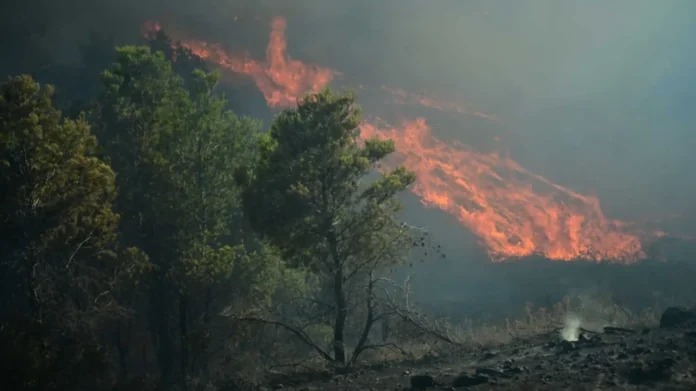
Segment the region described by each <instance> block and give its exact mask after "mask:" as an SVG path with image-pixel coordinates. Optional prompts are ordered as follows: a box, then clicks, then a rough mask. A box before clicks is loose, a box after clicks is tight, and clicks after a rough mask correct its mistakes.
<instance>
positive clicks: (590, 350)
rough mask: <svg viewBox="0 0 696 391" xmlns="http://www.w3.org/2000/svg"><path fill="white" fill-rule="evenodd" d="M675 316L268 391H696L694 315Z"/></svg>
mask: <svg viewBox="0 0 696 391" xmlns="http://www.w3.org/2000/svg"><path fill="white" fill-rule="evenodd" d="M668 311H669V310H668ZM668 315H669V314H668ZM672 315H676V317H674V316H673V317H671V318H670V317H669V316H667V318H666V317H665V316H666V315H663V318H662V324H661V327H658V328H652V329H622V328H611V327H605V328H603V329H600V330H595V331H592V330H584V329H580V330H579V335H578V340H577V341H575V342H569V341H565V340H562V339H561V338H560V333H559V331H555V332H552V333H547V334H544V335H538V336H536V337H533V338H531V339H528V340H525V341H519V342H516V343H512V344H509V345H507V346H503V347H500V348H496V349H479V350H477V351H471V352H468V353H459V354H456V355H455V354H453V355H450V356H449V357H440V358H431V359H429V360H423V361H420V362H417V363H401V364H394V365H391V366H387V365H385V366H383V367H381V368H369V369H367V368H363V369H356V370H354V371H353V372H351V373H347V374H344V375H328V374H324V375H323V376H317V377H314V378H313V379H311V378H309V377H304V378H303V377H301V376H300V377H296V378H294V379H291V378H285V379H283V380H280V379H277V380H275V381H274V382H273V383H272V384H269V385H268V386H267V388H266V389H285V390H307V391H309V390H347V391H348V390H364V391H370V390H422V389H429V390H460V389H461V390H463V389H472V390H610V389H616V390H696V320H695V319H696V311H693V310H692V311H688V313H687V312H684V313H677V314H674V313H673V314H672ZM685 315H687V316H685ZM689 318H691V319H689ZM665 319H666V320H665ZM670 319H671V320H673V322H670ZM673 323H678V324H673Z"/></svg>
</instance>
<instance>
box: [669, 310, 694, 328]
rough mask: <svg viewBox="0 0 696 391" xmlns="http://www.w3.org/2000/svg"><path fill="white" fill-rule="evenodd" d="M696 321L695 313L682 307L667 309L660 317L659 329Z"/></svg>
mask: <svg viewBox="0 0 696 391" xmlns="http://www.w3.org/2000/svg"><path fill="white" fill-rule="evenodd" d="M693 320H696V311H694V310H688V309H686V308H684V307H669V308H667V309H666V310H665V312H663V313H662V316H661V317H660V328H668V327H674V326H677V325H679V324H682V323H686V322H690V321H693Z"/></svg>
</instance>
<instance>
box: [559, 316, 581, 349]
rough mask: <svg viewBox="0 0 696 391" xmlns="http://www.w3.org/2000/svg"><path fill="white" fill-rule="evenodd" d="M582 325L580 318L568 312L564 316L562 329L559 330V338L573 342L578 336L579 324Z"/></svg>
mask: <svg viewBox="0 0 696 391" xmlns="http://www.w3.org/2000/svg"><path fill="white" fill-rule="evenodd" d="M581 325H582V320H581V319H580V318H579V317H578V316H577V315H574V314H569V315H568V316H566V318H565V321H564V322H563V329H562V330H561V338H562V339H563V340H564V341H569V342H575V341H577V340H578V338H580V326H581Z"/></svg>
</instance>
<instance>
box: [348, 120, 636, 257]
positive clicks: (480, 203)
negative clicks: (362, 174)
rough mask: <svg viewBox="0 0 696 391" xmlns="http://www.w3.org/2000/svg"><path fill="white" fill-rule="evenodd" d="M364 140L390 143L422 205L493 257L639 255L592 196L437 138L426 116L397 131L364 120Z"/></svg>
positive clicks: (510, 162) (632, 240)
mask: <svg viewBox="0 0 696 391" xmlns="http://www.w3.org/2000/svg"><path fill="white" fill-rule="evenodd" d="M361 137H362V138H370V137H379V138H389V139H392V140H394V142H395V144H396V150H397V155H398V157H397V158H398V159H399V160H401V163H402V164H404V165H405V166H406V167H408V168H409V169H411V170H413V171H415V172H416V178H417V182H416V183H415V185H414V187H413V189H412V191H413V192H414V193H415V194H416V195H418V196H419V197H421V201H422V203H423V204H424V205H426V206H432V207H436V208H439V209H441V210H443V211H446V212H448V213H450V214H452V215H453V216H455V217H456V218H457V219H458V220H459V221H460V222H461V223H462V224H464V225H465V226H466V227H467V228H468V229H470V230H471V231H472V232H474V233H475V234H476V235H477V236H479V237H480V238H481V240H482V241H483V243H484V244H485V245H486V246H487V248H488V249H489V253H490V255H491V257H492V258H493V259H496V260H502V259H505V258H510V257H521V256H527V255H532V254H540V255H544V256H545V257H547V258H550V259H557V260H574V259H579V258H583V259H592V260H596V261H601V260H621V261H625V262H631V261H635V260H638V259H639V258H640V257H641V256H643V253H642V250H641V243H640V240H639V239H638V237H636V236H634V235H631V234H629V233H624V232H622V226H623V224H622V223H621V222H618V221H614V220H610V219H607V218H606V217H605V216H604V214H603V213H602V210H601V208H600V206H599V200H598V199H597V198H595V197H587V196H583V195H581V194H578V193H576V192H574V191H572V190H570V189H567V188H565V187H562V186H560V185H557V184H555V183H552V182H550V181H549V180H547V179H546V178H544V177H542V176H540V175H537V174H534V173H532V172H529V171H527V170H526V169H524V168H523V167H522V166H520V165H519V164H518V163H516V162H515V161H513V160H510V159H508V158H502V157H500V156H498V155H497V154H481V153H477V152H475V151H473V150H471V149H470V148H468V147H467V146H465V145H463V144H460V143H445V142H443V141H441V140H438V139H437V138H435V137H433V136H432V134H431V128H430V127H429V126H428V124H427V123H426V120H425V119H424V118H418V119H416V120H415V121H409V122H405V123H404V124H403V126H402V127H401V128H400V129H397V128H394V127H391V126H386V127H383V128H378V127H377V126H375V125H372V124H370V123H363V124H362V125H361Z"/></svg>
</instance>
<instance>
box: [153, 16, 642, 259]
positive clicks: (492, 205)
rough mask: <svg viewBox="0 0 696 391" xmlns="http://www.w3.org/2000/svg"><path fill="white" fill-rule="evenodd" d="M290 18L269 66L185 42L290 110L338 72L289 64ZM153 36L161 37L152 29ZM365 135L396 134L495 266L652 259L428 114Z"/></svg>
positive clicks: (370, 127)
mask: <svg viewBox="0 0 696 391" xmlns="http://www.w3.org/2000/svg"><path fill="white" fill-rule="evenodd" d="M286 27H287V22H286V20H285V19H283V18H275V19H274V20H273V22H272V25H271V33H270V40H269V44H268V47H267V50H266V58H265V60H263V61H260V60H255V59H251V58H248V56H235V55H232V54H230V53H227V52H226V51H224V50H223V49H222V47H221V46H220V45H217V44H210V43H207V42H204V41H200V40H193V39H183V40H181V41H180V44H181V45H182V46H184V47H186V48H188V49H190V50H191V51H192V52H193V53H194V54H196V55H198V56H200V57H201V58H203V59H205V60H208V61H210V62H212V63H215V64H217V65H218V66H220V67H222V68H224V69H227V70H230V71H233V72H236V73H241V74H245V75H248V76H249V77H251V78H253V80H254V81H255V82H256V85H257V86H258V88H259V90H261V92H262V93H263V94H264V97H265V98H266V101H267V103H268V105H269V106H270V107H274V108H279V107H292V106H294V105H295V104H296V103H297V98H298V97H301V96H302V95H303V94H305V93H307V92H318V91H320V90H321V89H322V88H323V87H325V86H327V85H328V84H329V83H330V82H331V81H332V80H334V78H335V77H336V76H337V75H339V73H338V72H336V71H334V70H332V69H329V68H323V67H319V66H311V65H308V64H305V63H303V62H301V61H298V60H293V59H291V58H290V57H289V56H288V54H287V45H286V37H285V30H286ZM144 29H145V32H144V34H145V35H146V36H151V35H150V34H152V32H153V31H159V29H160V25H159V23H157V22H148V23H146V24H145V26H144ZM381 90H383V91H387V92H389V93H390V94H391V96H392V99H393V103H400V104H408V105H414V104H418V105H422V106H426V107H430V108H433V109H437V110H442V111H449V112H456V113H460V114H465V115H474V116H478V117H481V118H485V119H488V120H491V121H496V122H500V120H499V119H498V118H496V117H495V116H492V115H489V114H485V113H483V112H481V111H478V110H476V109H474V108H473V107H470V106H468V105H465V104H461V103H451V102H447V101H445V100H441V99H435V98H433V97H428V96H426V95H424V94H417V93H411V92H408V91H405V90H402V89H398V88H389V87H386V86H382V87H381ZM361 137H362V138H363V139H365V138H369V137H379V138H390V139H393V140H394V142H395V143H396V148H397V153H396V155H397V157H396V158H395V162H396V160H398V163H400V164H404V165H405V166H406V167H408V168H409V169H411V170H413V171H415V173H416V176H417V182H416V183H415V185H414V186H413V188H412V189H411V190H412V191H413V192H414V193H415V194H416V195H418V196H419V197H420V198H421V202H422V203H423V204H424V205H426V206H430V207H435V208H438V209H441V210H443V211H445V212H447V213H449V214H451V215H453V216H454V217H455V218H456V219H457V220H458V221H459V222H460V223H461V224H463V225H464V226H465V227H466V228H467V229H469V230H471V231H472V232H473V233H474V234H476V235H477V236H478V237H479V238H480V240H481V242H482V243H483V244H484V245H485V246H486V247H487V249H488V252H489V254H490V256H491V258H492V259H494V260H504V259H509V258H516V257H523V256H529V255H542V256H545V257H547V258H549V259H555V260H565V261H569V260H575V259H590V260H595V261H598V262H599V261H619V262H625V263H630V262H633V261H636V260H638V259H640V258H641V257H643V256H644V254H643V250H642V246H641V241H640V240H639V238H638V236H636V235H634V234H631V233H629V232H628V230H627V229H626V227H625V224H624V223H622V222H619V221H616V220H611V219H608V218H606V217H605V215H604V213H603V212H602V210H601V208H600V204H599V200H598V199H597V198H595V197H589V196H584V195H581V194H578V193H576V192H574V191H572V190H570V189H568V188H565V187H562V186H560V185H558V184H555V183H552V182H551V181H549V180H547V179H546V178H544V177H542V176H540V175H537V174H534V173H532V172H529V171H528V170H526V169H525V168H524V167H522V166H521V165H519V164H518V163H517V162H515V161H513V160H511V159H510V158H504V157H501V156H499V155H497V154H483V153H479V152H476V151H474V150H473V149H471V148H470V147H468V146H466V145H464V144H461V143H456V142H454V143H453V142H447V143H446V142H444V141H442V140H439V139H437V138H436V137H434V136H433V135H432V132H431V128H430V126H429V125H428V124H427V122H426V120H425V119H424V118H418V119H415V120H412V121H406V122H404V123H403V125H402V126H401V127H393V126H390V125H383V126H382V125H380V126H377V125H374V124H372V123H368V122H364V123H363V124H362V125H361Z"/></svg>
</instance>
